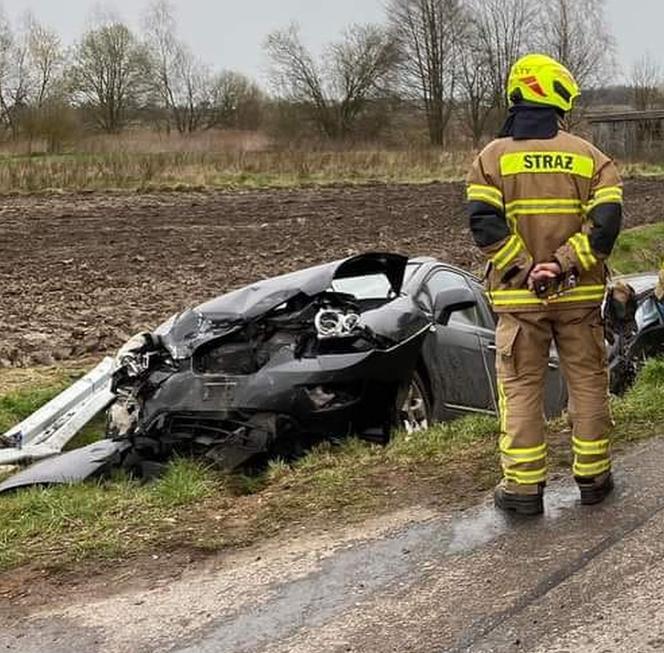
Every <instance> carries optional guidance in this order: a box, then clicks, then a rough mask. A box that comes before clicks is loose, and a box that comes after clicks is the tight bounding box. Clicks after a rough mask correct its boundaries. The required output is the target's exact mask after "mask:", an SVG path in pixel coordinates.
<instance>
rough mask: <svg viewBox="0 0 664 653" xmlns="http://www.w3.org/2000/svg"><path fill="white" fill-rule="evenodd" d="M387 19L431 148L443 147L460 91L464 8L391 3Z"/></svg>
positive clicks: (427, 1) (425, 0)
mask: <svg viewBox="0 0 664 653" xmlns="http://www.w3.org/2000/svg"><path fill="white" fill-rule="evenodd" d="M388 16H389V20H390V23H391V25H392V28H393V29H394V31H395V34H396V35H397V38H398V42H399V47H400V50H401V78H402V82H403V85H404V87H405V89H406V91H407V92H408V93H409V94H410V95H411V96H416V97H419V98H420V99H421V101H422V103H423V105H424V110H425V113H426V117H427V124H428V128H429V138H430V140H431V143H432V144H433V145H442V144H443V142H444V139H445V130H446V127H447V124H448V122H449V119H450V117H451V115H452V110H453V106H454V97H455V93H456V90H457V82H458V72H459V56H458V55H459V47H460V44H461V34H462V30H463V25H464V12H463V9H462V5H461V2H460V0H392V1H391V2H390V4H389V5H388Z"/></svg>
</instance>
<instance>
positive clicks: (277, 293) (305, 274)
mask: <svg viewBox="0 0 664 653" xmlns="http://www.w3.org/2000/svg"><path fill="white" fill-rule="evenodd" d="M407 263H408V258H407V257H405V256H400V255H399V254H382V253H371V254H361V255H359V256H353V257H351V258H347V259H344V260H341V261H334V262H332V263H326V264H324V265H319V266H316V267H313V268H307V269H306V270H300V271H299V272H292V273H290V274H284V275H282V276H280V277H274V278H272V279H266V280H264V281H258V282H257V283H254V284H252V285H251V286H247V287H245V288H240V289H239V290H235V291H233V292H230V293H228V294H226V295H223V296H221V297H218V298H216V299H213V300H211V301H209V302H206V303H205V304H202V305H201V306H199V307H198V309H196V310H197V311H198V312H199V313H200V314H201V315H203V316H205V317H206V318H207V319H209V320H211V321H213V322H224V321H228V322H230V321H234V320H240V319H241V320H251V319H253V318H256V317H260V316H261V315H265V313H267V312H269V311H271V310H272V309H274V308H276V307H277V306H280V305H281V304H283V303H284V302H287V301H288V300H289V299H292V298H293V297H295V296H296V295H298V294H300V293H301V294H303V295H306V296H308V297H313V296H314V295H318V294H320V293H322V292H325V291H326V290H328V289H329V288H330V286H331V284H332V281H333V280H334V279H343V278H345V277H353V276H359V275H362V274H374V273H383V274H385V275H386V276H387V278H388V279H389V280H390V283H391V284H392V290H393V291H394V293H395V295H398V294H400V293H401V286H402V285H403V279H404V274H405V271H406V264H407Z"/></svg>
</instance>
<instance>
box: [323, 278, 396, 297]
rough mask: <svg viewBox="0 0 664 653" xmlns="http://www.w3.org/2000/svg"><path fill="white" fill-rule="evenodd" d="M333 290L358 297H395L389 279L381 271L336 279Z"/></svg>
mask: <svg viewBox="0 0 664 653" xmlns="http://www.w3.org/2000/svg"><path fill="white" fill-rule="evenodd" d="M332 290H334V292H341V293H346V294H348V295H353V296H354V297H355V298H356V299H391V298H392V297H394V291H393V290H392V286H391V285H390V281H389V279H388V278H387V276H385V275H384V274H380V273H378V274H363V275H362V276H359V277H346V278H344V279H335V280H334V281H333V282H332Z"/></svg>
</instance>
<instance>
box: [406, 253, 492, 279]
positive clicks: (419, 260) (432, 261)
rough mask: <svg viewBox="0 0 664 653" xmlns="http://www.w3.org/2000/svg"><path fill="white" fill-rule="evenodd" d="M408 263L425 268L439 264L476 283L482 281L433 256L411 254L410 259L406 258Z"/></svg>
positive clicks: (462, 269)
mask: <svg viewBox="0 0 664 653" xmlns="http://www.w3.org/2000/svg"><path fill="white" fill-rule="evenodd" d="M408 264H409V265H421V266H426V269H427V270H429V269H431V268H434V267H437V266H441V267H444V268H447V269H448V270H453V271H455V272H458V273H459V274H462V275H464V276H465V277H467V278H469V279H471V280H472V281H475V282H476V283H482V281H481V279H480V278H479V277H478V276H477V275H475V274H473V273H472V272H470V271H469V270H466V269H464V268H462V267H459V266H458V265H454V264H453V263H445V262H444V261H439V260H438V259H436V258H434V257H433V256H413V257H411V258H410V259H408Z"/></svg>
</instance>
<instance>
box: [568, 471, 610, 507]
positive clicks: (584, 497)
mask: <svg viewBox="0 0 664 653" xmlns="http://www.w3.org/2000/svg"><path fill="white" fill-rule="evenodd" d="M575 480H576V482H577V485H578V486H579V490H580V492H581V503H582V504H583V505H584V506H594V505H595V504H597V503H602V501H604V499H606V497H608V496H609V494H611V491H612V490H613V476H612V475H611V472H609V473H608V474H604V475H603V476H602V477H598V478H579V477H578V476H577V477H576V478H575Z"/></svg>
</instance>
